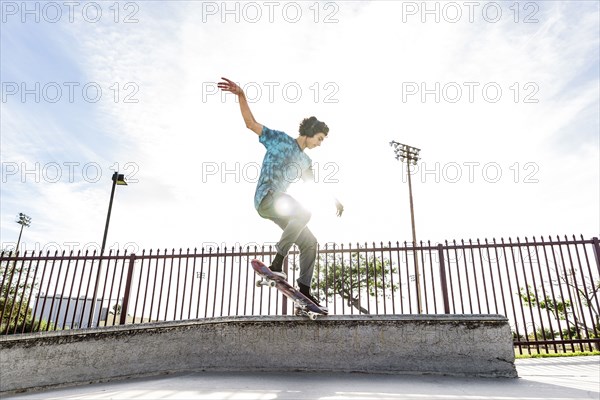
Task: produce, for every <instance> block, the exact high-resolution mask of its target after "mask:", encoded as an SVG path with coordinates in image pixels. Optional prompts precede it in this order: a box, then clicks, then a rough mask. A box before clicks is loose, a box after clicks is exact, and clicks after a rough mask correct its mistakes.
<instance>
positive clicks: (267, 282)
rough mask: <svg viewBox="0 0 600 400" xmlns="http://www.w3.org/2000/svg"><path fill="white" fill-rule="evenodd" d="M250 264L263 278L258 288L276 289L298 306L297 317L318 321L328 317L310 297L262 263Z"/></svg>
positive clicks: (253, 261)
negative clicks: (323, 316) (320, 316)
mask: <svg viewBox="0 0 600 400" xmlns="http://www.w3.org/2000/svg"><path fill="white" fill-rule="evenodd" d="M250 263H251V264H252V268H253V269H254V271H255V272H256V273H257V274H258V275H259V276H260V277H261V279H260V280H259V281H256V286H258V287H261V286H268V287H274V288H276V289H277V290H279V291H280V292H281V293H282V294H283V295H284V296H285V297H287V298H288V299H290V300H291V301H292V302H294V304H296V306H297V312H296V315H304V316H307V317H308V318H310V319H312V320H315V319H317V317H318V316H319V315H327V311H325V310H323V309H322V308H321V307H319V306H318V305H316V304H315V303H313V302H312V301H311V300H310V299H309V298H308V297H306V296H305V295H303V294H302V293H300V291H299V290H298V289H296V288H295V287H293V286H292V285H290V284H289V283H288V282H287V281H286V280H284V279H282V278H280V277H278V276H276V275H274V274H273V272H272V271H271V270H270V269H269V267H267V266H266V265H265V264H264V263H263V262H262V261H260V260H256V259H255V260H252V261H251V262H250Z"/></svg>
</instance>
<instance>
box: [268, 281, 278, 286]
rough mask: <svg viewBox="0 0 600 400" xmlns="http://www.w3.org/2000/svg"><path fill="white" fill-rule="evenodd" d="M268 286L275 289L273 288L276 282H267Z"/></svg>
mask: <svg viewBox="0 0 600 400" xmlns="http://www.w3.org/2000/svg"><path fill="white" fill-rule="evenodd" d="M269 286H270V287H275V286H277V282H275V281H269Z"/></svg>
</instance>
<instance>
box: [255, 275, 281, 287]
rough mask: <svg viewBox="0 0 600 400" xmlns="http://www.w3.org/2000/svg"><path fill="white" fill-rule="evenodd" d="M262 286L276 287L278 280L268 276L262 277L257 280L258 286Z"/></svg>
mask: <svg viewBox="0 0 600 400" xmlns="http://www.w3.org/2000/svg"><path fill="white" fill-rule="evenodd" d="M261 286H268V287H275V286H277V281H276V280H273V279H268V278H265V277H262V279H261V280H259V281H256V287H261Z"/></svg>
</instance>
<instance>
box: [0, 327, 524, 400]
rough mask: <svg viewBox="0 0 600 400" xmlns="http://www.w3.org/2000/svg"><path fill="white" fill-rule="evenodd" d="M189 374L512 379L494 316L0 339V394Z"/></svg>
mask: <svg viewBox="0 0 600 400" xmlns="http://www.w3.org/2000/svg"><path fill="white" fill-rule="evenodd" d="M195 370H220V371H348V372H367V373H399V374H445V375H461V376H491V377H516V376H517V373H516V369H515V366H514V351H513V343H512V334H511V331H510V327H509V324H508V320H507V319H506V318H505V317H503V316H499V315H425V316H416V315H386V316H330V317H324V318H320V319H318V320H317V321H310V320H307V319H302V318H297V317H283V316H273V317H235V318H214V319H206V320H194V321H180V322H165V323H153V324H141V325H126V326H117V327H106V328H99V329H86V330H77V331H60V332H46V333H43V334H24V335H12V336H7V337H2V338H0V391H2V392H6V391H20V390H28V389H33V388H43V387H48V386H56V385H65V384H77V383H88V382H97V381H105V380H110V379H119V378H125V377H131V376H140V375H149V374H158V373H165V372H179V371H195Z"/></svg>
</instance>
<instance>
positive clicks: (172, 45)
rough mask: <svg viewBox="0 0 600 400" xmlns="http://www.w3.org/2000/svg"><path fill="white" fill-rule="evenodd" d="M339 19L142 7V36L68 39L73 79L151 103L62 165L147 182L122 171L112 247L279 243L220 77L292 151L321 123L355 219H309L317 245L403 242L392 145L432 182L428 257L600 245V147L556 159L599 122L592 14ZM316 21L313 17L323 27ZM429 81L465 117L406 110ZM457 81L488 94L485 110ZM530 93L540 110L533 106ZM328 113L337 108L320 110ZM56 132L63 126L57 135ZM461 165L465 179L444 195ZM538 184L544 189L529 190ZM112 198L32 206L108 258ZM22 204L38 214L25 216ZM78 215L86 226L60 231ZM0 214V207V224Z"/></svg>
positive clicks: (348, 14)
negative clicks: (435, 245) (236, 85)
mask: <svg viewBox="0 0 600 400" xmlns="http://www.w3.org/2000/svg"><path fill="white" fill-rule="evenodd" d="M240 4H243V3H240ZM336 4H338V5H339V10H337V12H336V13H335V17H336V18H337V19H338V20H339V22H337V23H332V24H324V23H316V24H315V23H314V22H312V21H311V19H305V20H302V21H301V22H299V23H297V24H292V23H289V22H286V21H285V20H284V19H281V18H279V19H276V20H275V22H273V23H269V22H268V21H264V20H262V21H261V22H259V23H249V22H246V21H243V20H242V21H240V22H239V23H235V22H232V20H231V19H230V20H228V21H229V22H227V23H221V22H220V18H218V17H216V18H212V17H211V18H212V19H211V18H209V17H207V16H206V15H205V14H203V13H202V11H203V10H202V8H201V3H197V2H190V3H181V4H179V5H178V6H177V7H174V6H173V5H165V4H160V5H158V4H156V3H146V4H143V7H140V13H139V16H138V18H139V23H137V24H131V25H127V26H125V25H124V24H120V25H119V24H110V23H106V24H94V25H90V24H84V23H79V24H74V25H72V26H69V27H68V28H69V29H68V30H67V31H68V33H62V34H63V35H67V36H70V37H71V38H73V39H75V40H76V46H74V47H73V49H72V50H71V51H72V54H71V57H70V58H69V59H70V60H78V61H77V62H78V65H77V67H78V68H80V69H81V70H83V71H85V73H86V79H88V80H90V81H94V82H98V83H99V84H101V85H102V86H103V87H110V86H111V85H113V84H114V83H115V82H119V83H120V84H121V85H123V84H124V83H127V82H131V83H134V84H135V85H136V86H135V87H136V88H138V89H139V91H138V92H136V94H135V96H134V97H135V98H136V99H138V100H139V102H138V103H133V104H132V103H124V102H119V103H115V102H114V101H102V102H100V103H98V104H97V105H96V108H95V109H94V110H95V113H96V118H97V121H98V122H99V123H100V124H102V125H101V126H97V127H95V132H98V133H97V135H98V136H97V137H95V138H94V140H93V145H92V144H90V143H92V141H91V138H85V140H82V142H81V143H78V144H75V145H74V146H73V147H71V149H70V150H71V152H72V153H71V154H81V155H82V159H92V158H95V159H101V160H103V161H102V163H103V168H105V169H106V170H107V172H109V171H108V165H112V164H113V163H114V162H118V163H119V164H120V165H121V169H123V168H124V165H125V163H128V162H129V163H133V164H129V165H130V166H131V165H134V166H135V169H130V170H129V171H125V172H133V171H134V170H135V175H134V176H133V177H132V178H135V179H138V180H139V182H138V183H131V184H130V185H129V186H128V187H119V188H118V190H117V198H116V200H115V207H114V209H113V219H112V220H111V227H110V233H109V242H110V241H116V242H118V243H126V242H130V241H133V242H135V243H137V244H139V246H140V247H142V248H149V247H179V246H182V247H188V246H189V247H195V246H198V247H199V246H201V245H202V243H208V242H213V243H214V242H216V243H230V244H231V243H249V242H259V243H262V242H269V241H275V240H276V239H277V236H278V234H279V231H278V228H276V227H275V225H274V224H272V223H270V222H269V221H264V220H262V219H261V218H260V217H259V216H258V215H257V214H256V212H255V211H254V209H253V207H252V196H253V193H254V183H253V182H244V181H243V178H244V176H243V175H244V174H243V171H244V168H246V167H248V166H251V165H255V164H256V163H260V161H261V160H262V155H263V153H264V148H263V147H262V145H260V144H259V143H258V140H257V138H256V136H255V135H254V134H253V133H252V132H250V131H248V130H246V129H245V128H244V126H243V121H242V118H241V116H240V115H239V106H238V105H237V104H236V102H235V101H234V99H233V98H232V97H231V96H227V97H225V100H223V99H222V98H221V95H220V94H211V93H206V89H207V88H209V89H210V88H211V86H210V85H209V86H207V84H208V83H210V82H216V81H217V80H218V79H219V78H220V77H221V76H227V77H230V78H232V79H235V80H237V81H239V82H240V83H242V84H246V85H248V86H247V87H248V91H249V94H250V92H251V91H255V93H256V90H260V93H261V94H262V96H260V98H258V99H256V101H255V102H252V104H251V106H252V110H253V112H254V114H255V116H256V118H257V119H258V120H259V121H260V122H261V123H263V124H265V125H267V126H269V127H271V128H274V129H280V130H284V131H286V132H288V133H289V134H290V135H295V134H296V132H297V126H298V123H299V122H300V120H301V119H302V118H304V117H306V116H309V115H316V116H318V117H319V118H320V119H322V120H324V121H326V122H327V123H328V124H329V126H330V128H331V132H330V135H329V136H330V137H329V138H328V139H327V140H326V142H325V145H324V146H323V147H322V148H319V149H317V150H315V151H311V152H310V153H309V155H310V156H311V157H312V158H313V161H315V162H317V163H318V164H319V165H321V166H324V165H325V163H327V162H330V161H331V162H335V163H336V165H337V166H338V167H339V170H337V172H336V174H335V178H338V179H339V180H340V183H339V184H337V185H329V184H328V185H327V186H326V188H327V189H330V188H335V190H334V191H337V192H339V193H340V197H341V199H342V201H343V202H344V204H345V207H346V213H345V215H344V217H342V218H341V219H337V218H336V217H335V216H334V211H335V209H334V207H333V205H332V204H331V205H327V206H326V207H324V208H322V209H321V208H319V209H317V210H315V213H314V217H313V221H312V223H311V226H312V227H313V230H314V231H315V233H317V236H318V237H319V238H320V239H321V240H322V241H336V242H356V241H361V242H362V241H369V242H370V241H377V242H378V241H380V240H384V241H387V240H392V241H396V240H400V241H404V240H410V217H409V213H408V194H407V184H406V182H405V178H403V176H402V169H401V165H400V164H399V163H398V162H396V161H395V160H394V159H393V154H392V150H391V148H390V147H389V146H388V142H389V141H390V140H392V139H395V140H398V141H401V142H405V143H408V144H410V145H413V146H416V147H420V148H422V153H421V155H422V159H423V162H424V164H421V165H420V167H421V168H427V169H428V170H429V171H430V172H429V174H425V175H423V174H422V173H421V174H419V175H417V176H415V181H414V182H413V185H414V194H415V210H416V219H417V234H418V237H419V238H420V239H424V240H426V239H431V240H434V241H435V240H443V239H446V238H467V237H477V236H479V237H483V236H490V237H491V236H517V235H531V234H538V235H539V234H564V233H571V232H575V233H579V232H581V233H583V234H585V235H594V234H597V228H598V225H597V222H596V223H595V222H594V220H595V221H598V210H597V204H598V180H599V179H598V178H599V177H598V169H597V168H595V167H597V166H598V149H597V139H596V138H594V137H593V136H592V137H591V139H592V142H591V143H589V141H588V139H584V140H583V142H582V144H581V147H575V146H573V147H568V146H565V147H563V145H562V144H561V143H562V142H564V141H565V140H570V139H565V138H566V137H567V138H568V137H569V135H578V130H574V129H573V128H572V127H573V125H574V124H575V123H576V120H577V119H578V118H579V116H581V115H582V114H583V115H585V116H586V121H588V120H589V122H586V123H583V126H582V127H583V128H584V130H586V129H588V131H586V132H589V127H590V126H593V123H594V121H597V119H598V111H597V110H596V111H595V112H590V111H589V109H590V107H592V106H593V105H594V104H597V103H598V90H597V88H598V77H597V73H596V74H590V70H591V71H594V70H596V71H597V69H598V51H597V48H598V14H597V12H596V13H590V12H588V11H590V10H591V9H590V8H589V7H590V6H589V5H587V4H585V3H577V4H575V5H571V4H569V3H560V4H556V3H551V4H550V3H543V4H542V3H540V10H539V13H538V14H537V15H536V16H537V18H538V19H539V20H540V22H539V23H537V24H522V23H519V24H516V23H514V21H513V20H512V17H513V15H511V14H510V13H508V14H506V16H507V17H506V19H503V20H502V21H500V22H499V23H497V24H491V23H488V22H486V21H482V20H478V21H477V22H476V23H469V22H468V21H464V22H459V23H456V24H451V23H447V22H444V21H442V22H440V23H437V24H436V23H425V24H423V23H420V21H419V19H418V18H417V19H411V20H410V21H409V22H407V23H400V22H399V21H401V17H402V4H401V3H393V2H361V3H360V4H357V3H355V2H336ZM309 6H310V4H308V3H307V4H305V5H304V7H305V8H304V9H303V10H304V12H305V13H306V15H307V16H311V17H313V16H314V15H313V14H311V13H312V12H313V11H312V10H310V9H308V7H309ZM592 8H593V7H592ZM324 11H331V10H321V12H324ZM324 15H325V14H323V13H322V14H320V16H319V17H320V18H322V17H323V16H324ZM521 17H522V15H521ZM203 18H208V20H207V22H205V23H203V22H202V19H203ZM229 18H231V17H229ZM574 24H576V26H577V29H573V28H572V27H573V26H574ZM3 63H4V61H3ZM421 82H423V83H424V84H425V85H426V86H427V88H428V89H431V88H433V87H434V85H435V82H439V83H440V86H441V87H442V88H443V87H444V85H445V84H448V83H452V82H456V83H458V84H459V86H460V88H461V89H462V90H463V97H462V99H461V101H459V102H457V103H456V104H453V103H450V102H449V101H447V98H442V99H441V101H440V102H439V103H435V102H434V101H433V100H432V99H433V95H428V96H427V97H426V100H427V101H426V102H425V103H423V102H421V101H420V96H419V95H415V96H411V97H408V98H407V99H406V101H403V98H402V93H403V89H405V88H406V84H411V83H416V84H420V83H421ZM464 82H477V83H478V86H476V87H475V88H476V90H475V92H474V94H475V96H476V97H475V101H474V102H473V103H471V102H469V101H467V97H468V90H469V86H466V85H465V84H464ZM486 83H494V84H496V85H497V86H499V87H501V89H502V97H501V99H500V101H498V102H497V103H492V102H490V101H486V100H485V99H483V98H482V91H481V89H482V87H483V86H484V85H485V84H486ZM515 83H517V86H514V85H515ZM527 84H529V86H526V85H527ZM269 85H270V86H269ZM286 85H287V86H286ZM326 85H329V86H326ZM284 87H288V88H291V89H294V88H297V87H299V88H301V90H302V96H301V98H300V99H299V101H298V102H292V101H290V100H289V94H290V93H293V92H288V93H285V92H283V90H282V89H283V88H284ZM270 88H272V89H273V92H269V90H270ZM517 88H518V90H519V96H520V97H519V101H518V102H516V103H515V101H514V98H513V97H514V95H515V91H516V90H517ZM450 89H451V87H450ZM121 90H122V92H120V93H121V94H127V93H130V92H126V91H123V87H122V86H121ZM109 93H111V94H112V92H109ZM448 93H452V92H448ZM448 93H447V94H448ZM527 94H530V95H531V96H532V98H534V99H537V100H538V102H537V103H532V104H529V103H525V102H524V101H523V100H524V96H525V95H527ZM271 95H272V98H271V97H270V96H271ZM286 95H288V99H287V100H286ZM328 95H329V96H330V98H329V99H330V100H337V102H336V103H330V102H326V101H325V98H326V96H328ZM315 96H317V97H316V99H317V101H315ZM5 110H9V111H8V112H9V115H11V113H13V111H12V106H10V105H6V106H5V105H3V118H4V115H5ZM13 115H14V114H13ZM65 117H66V116H65V115H64V114H59V115H57V116H56V118H57V120H61V119H63V118H65ZM23 120H24V116H23V115H20V116H19V118H18V119H15V120H14V121H13V122H11V123H9V124H5V123H4V122H3V145H4V143H5V140H6V143H9V144H11V146H12V147H13V148H14V145H12V143H14V142H16V141H17V139H16V138H17V135H18V133H19V132H20V131H21V130H20V127H21V126H22V125H21V122H23ZM44 121H45V122H43V123H44V124H46V123H47V122H50V125H48V126H52V125H51V121H52V119H51V118H48V117H46V118H45V119H44ZM581 124H582V123H581V122H580V123H579V125H578V126H580V127H581ZM590 124H591V125H590ZM6 132H8V135H7V138H6V139H5V135H6ZM60 134H61V131H60V129H58V128H56V129H52V131H51V136H47V137H46V139H41V138H38V137H37V136H36V135H35V134H34V135H32V137H31V138H30V139H28V140H29V141H30V142H31V143H37V144H38V145H39V148H38V149H37V151H35V152H33V153H32V155H33V157H34V158H33V159H35V157H43V155H44V146H45V145H43V143H44V140H48V139H47V138H48V137H51V138H52V140H54V139H55V138H60V136H58V135H60ZM65 135H66V136H67V137H69V133H66V134H65ZM71 135H72V133H71ZM585 135H586V136H585V138H588V137H590V136H589V133H586V134H585ZM71 137H72V136H71ZM557 138H562V139H560V140H558V139H557ZM38 139H41V140H38ZM104 140H107V143H110V144H111V148H106V147H103V144H102V143H103V141H104ZM577 140H578V141H579V142H581V139H580V138H578V139H577ZM594 140H595V142H594ZM64 141H68V139H65V140H64ZM71 143H72V141H71ZM594 145H595V148H594ZM558 146H560V147H558ZM575 153H577V155H575ZM5 154H6V153H5V151H4V149H3V158H4V157H6V155H5ZM9 154H10V157H13V158H16V159H20V158H21V157H26V155H24V154H21V153H17V152H14V153H13V152H12V151H11V153H9ZM32 155H29V157H31V156H32ZM104 160H107V161H104ZM469 163H471V164H469ZM476 163H478V164H476ZM528 163H531V164H528ZM105 165H106V166H105ZM214 166H218V168H219V170H218V171H217V173H216V174H214V175H208V176H204V178H205V179H204V181H203V176H202V173H203V171H204V172H207V168H212V167H214ZM457 166H458V168H460V170H459V172H460V173H461V174H462V178H461V179H460V180H459V181H458V182H456V183H450V182H448V180H451V179H452V177H453V176H454V175H450V174H452V173H453V172H456V168H457ZM469 166H471V167H472V168H474V169H473V170H472V171H471V170H469V168H470V167H469ZM486 166H487V167H488V170H487V172H488V173H489V174H492V173H493V172H495V171H496V169H497V168H500V172H501V173H502V177H501V179H500V180H499V181H498V182H497V183H492V182H490V180H493V179H490V176H487V175H484V168H485V167H486ZM490 166H491V167H490ZM223 168H226V169H227V170H224V169H223ZM236 168H237V169H236ZM490 168H491V169H490ZM494 168H496V169H494ZM208 171H212V170H208ZM227 171H229V172H227ZM246 172H247V171H246ZM323 172H324V173H327V172H328V171H323ZM469 173H474V176H473V179H472V182H471V181H469V179H468V175H469ZM517 173H518V176H517ZM489 174H488V175H489ZM448 177H450V179H449V178H448ZM492 177H493V176H492ZM526 177H529V178H531V179H532V180H533V179H537V180H538V181H539V182H538V183H525V182H523V181H524V179H525V178H526ZM444 178H445V179H444ZM436 179H437V180H439V182H436ZM515 180H516V182H515ZM109 190H110V181H109V180H108V179H105V180H103V181H101V182H98V184H94V185H91V186H87V187H83V186H77V187H76V186H73V185H55V186H50V187H46V186H39V187H36V188H35V190H34V191H33V192H32V191H30V192H29V193H36V197H38V200H39V199H43V204H47V205H48V206H49V207H51V208H52V209H53V210H54V211H55V212H53V213H52V216H47V215H44V214H42V215H44V216H43V217H40V218H39V220H41V221H44V222H43V225H42V224H40V225H38V228H37V229H40V228H42V227H43V228H44V236H45V237H54V238H57V239H56V240H58V241H60V240H63V241H66V240H71V238H72V237H73V236H78V237H81V238H82V240H84V239H83V238H85V240H94V238H97V240H98V241H99V240H100V237H101V236H100V234H101V233H102V227H103V218H104V215H105V212H106V207H107V206H108V204H107V203H108V195H109ZM3 198H9V199H14V197H13V196H12V195H5V194H4V193H3ZM11 201H12V200H11ZM22 205H23V206H26V205H27V207H28V208H30V209H36V210H37V208H35V207H37V206H35V205H33V203H30V202H29V201H27V202H24V203H22ZM27 207H26V208H27ZM90 210H95V211H93V212H92V211H90ZM69 211H73V213H71V214H75V215H81V216H83V218H78V217H73V218H67V219H66V220H65V219H64V217H63V216H64V215H65V214H69ZM36 212H37V211H36ZM39 212H40V213H42V211H41V210H39ZM4 214H5V207H3V221H4V220H5V219H6V217H5V215H4ZM15 225H16V224H15ZM75 226H76V227H77V228H76V230H75V231H74V230H73V227H75ZM30 231H31V232H33V231H34V229H33V227H32V229H31V230H30ZM4 232H5V231H4V228H3V233H4ZM12 234H13V233H12V232H11V235H12ZM3 240H4V238H3ZM40 240H43V239H40Z"/></svg>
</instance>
